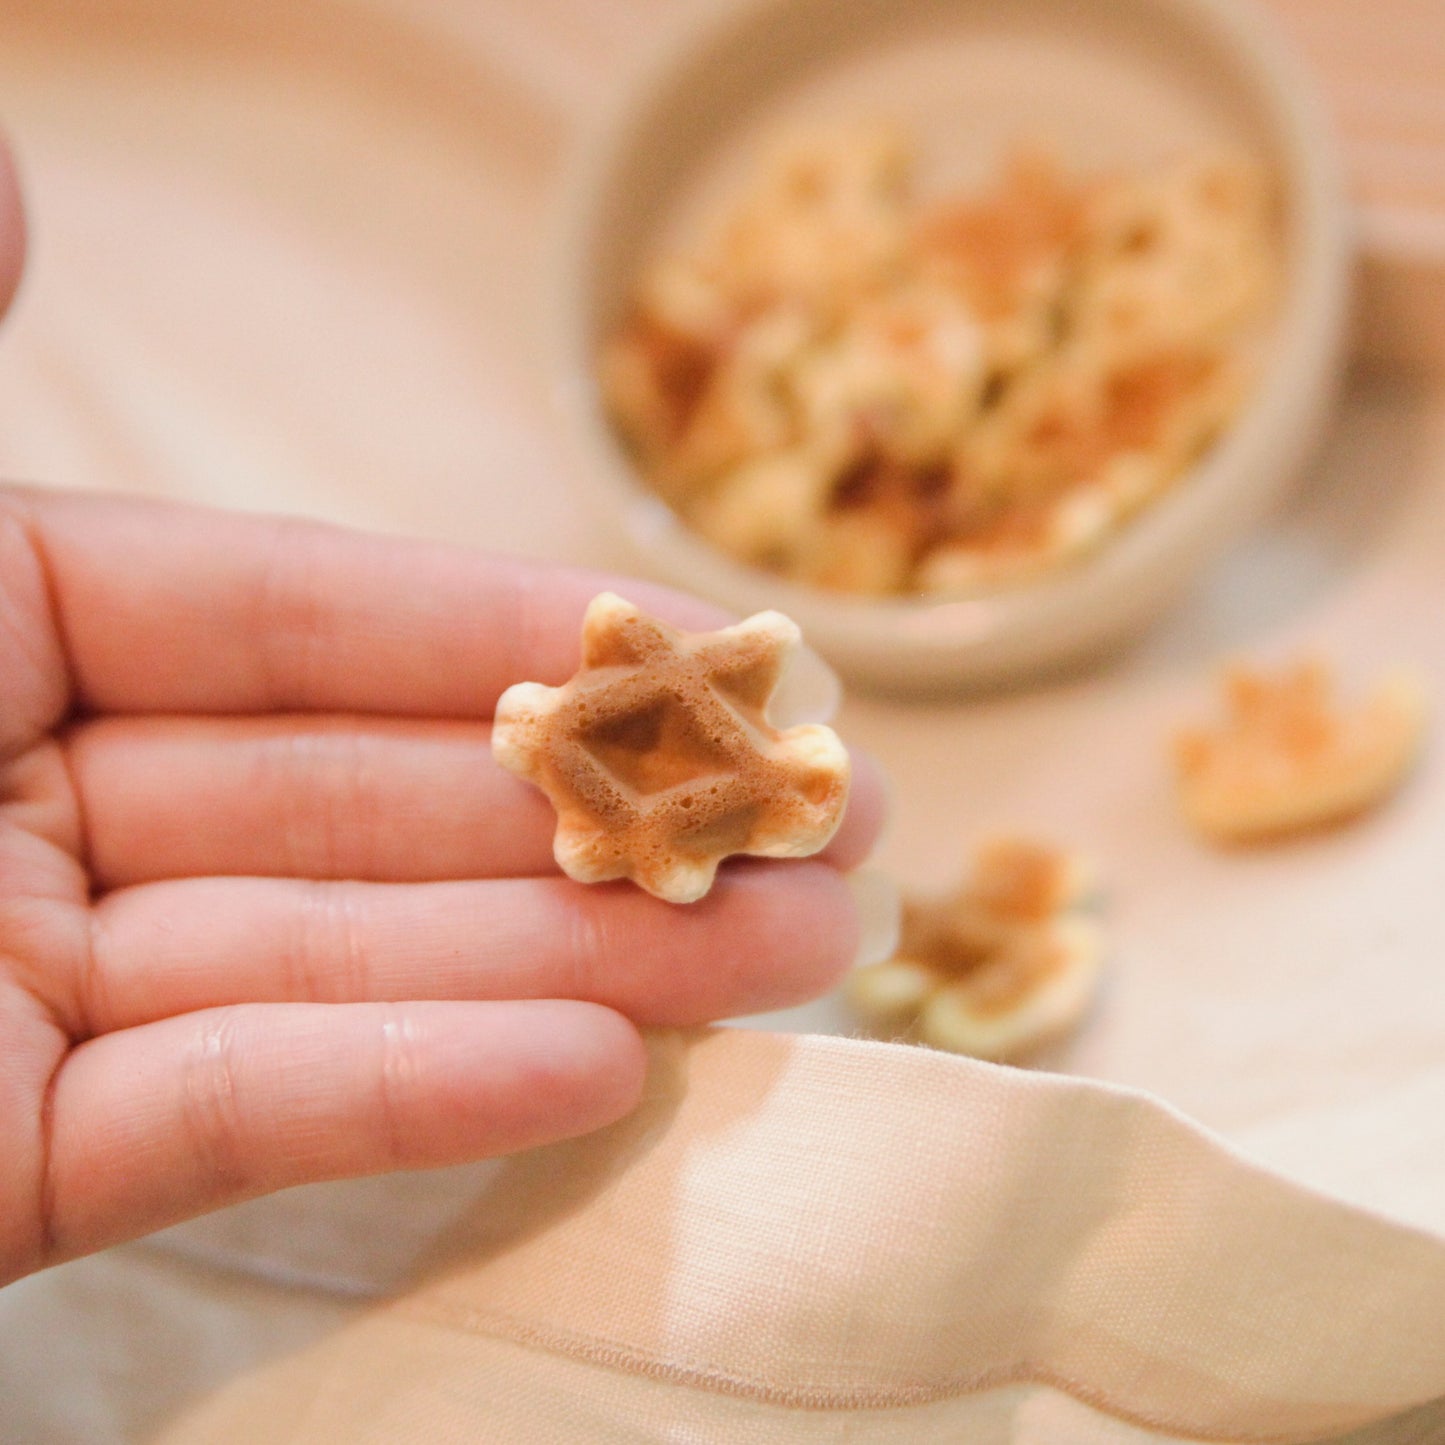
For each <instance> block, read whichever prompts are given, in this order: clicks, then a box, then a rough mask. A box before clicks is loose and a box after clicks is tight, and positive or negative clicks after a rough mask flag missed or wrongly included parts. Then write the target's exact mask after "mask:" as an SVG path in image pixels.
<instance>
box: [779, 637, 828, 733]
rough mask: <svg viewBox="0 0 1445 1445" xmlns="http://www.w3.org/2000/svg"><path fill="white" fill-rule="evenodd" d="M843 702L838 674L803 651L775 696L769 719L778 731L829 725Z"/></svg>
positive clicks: (789, 665)
mask: <svg viewBox="0 0 1445 1445" xmlns="http://www.w3.org/2000/svg"><path fill="white" fill-rule="evenodd" d="M842 698H843V684H842V683H841V682H839V681H838V674H837V673H836V672H834V671H833V669H832V668H831V667H829V666H828V664H827V663H826V662H824V661H823V659H822V658H821V657H819V656H818V654H817V653H816V652H814V651H813V649H812V648H811V647H800V648H799V649H798V650H797V652H795V653H794V654H793V657H792V660H791V661H790V662H789V664H788V668H787V671H786V672H784V674H783V676H782V680H781V681H780V682H779V683H778V687H777V691H776V692H774V693H773V701H772V705H771V706H770V707H769V708H768V715H769V717H770V718H771V720H772V724H773V726H774V727H778V728H792V727H797V726H798V725H799V724H800V723H821V722H827V721H829V719H830V718H832V716H833V714H834V713H836V712H837V711H838V704H839V703H840V702H841V701H842Z"/></svg>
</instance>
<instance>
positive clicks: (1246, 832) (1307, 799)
mask: <svg viewBox="0 0 1445 1445" xmlns="http://www.w3.org/2000/svg"><path fill="white" fill-rule="evenodd" d="M1224 691H1225V701H1226V707H1227V713H1226V716H1225V719H1224V721H1223V723H1222V724H1220V725H1219V726H1217V727H1215V728H1191V729H1188V730H1186V731H1184V732H1181V733H1180V734H1179V736H1178V737H1177V738H1176V739H1175V744H1174V762H1175V770H1176V773H1177V776H1178V784H1179V799H1180V803H1181V804H1182V806H1183V809H1184V813H1185V816H1186V817H1187V818H1188V819H1189V821H1190V822H1191V823H1192V824H1193V825H1194V826H1195V828H1197V829H1198V830H1199V832H1201V833H1202V834H1204V835H1205V836H1206V837H1207V838H1210V839H1213V840H1214V841H1216V842H1223V843H1231V842H1248V841H1253V840H1259V839H1264V838H1270V837H1279V836H1282V835H1284V834H1287V833H1293V832H1297V831H1300V830H1302V829H1306V828H1313V827H1320V826H1323V825H1325V824H1328V823H1334V822H1339V821H1341V820H1343V819H1345V818H1348V817H1350V816H1352V815H1354V814H1356V813H1360V812H1363V811H1364V810H1365V809H1366V808H1369V807H1371V806H1373V805H1374V804H1376V803H1378V802H1380V801H1382V800H1383V799H1384V798H1385V797H1386V796H1387V795H1388V794H1390V793H1391V792H1393V791H1394V789H1395V787H1396V786H1397V785H1398V784H1399V782H1400V781H1401V779H1402V778H1403V777H1404V775H1405V773H1406V771H1407V770H1408V769H1409V767H1410V764H1411V763H1412V762H1413V761H1414V758H1415V754H1416V753H1417V751H1418V750H1419V744H1420V737H1421V734H1422V732H1423V730H1424V722H1425V699H1424V691H1423V689H1422V688H1421V686H1420V683H1419V681H1418V680H1417V679H1416V678H1415V677H1414V676H1412V675H1411V674H1408V673H1403V672H1396V673H1392V674H1390V675H1388V676H1386V677H1385V678H1384V679H1383V680H1382V681H1381V682H1380V684H1379V685H1378V686H1377V687H1376V689H1375V691H1374V692H1373V693H1372V694H1371V695H1370V697H1369V698H1367V699H1366V701H1365V702H1364V703H1363V704H1362V705H1361V706H1359V707H1357V708H1354V709H1348V708H1343V707H1341V706H1340V705H1339V704H1338V703H1337V702H1336V701H1335V699H1334V697H1333V691H1334V686H1333V678H1332V677H1331V674H1330V670H1329V668H1328V667H1326V666H1325V664H1324V663H1322V662H1318V661H1311V662H1303V663H1300V664H1298V665H1296V666H1294V667H1292V668H1288V669H1285V670H1284V671H1282V672H1280V673H1279V674H1278V675H1276V676H1273V677H1271V676H1269V675H1267V674H1264V673H1260V672H1256V671H1254V670H1253V669H1250V668H1247V667H1243V666H1235V667H1232V668H1230V669H1229V670H1228V671H1227V672H1226V673H1225V674H1224Z"/></svg>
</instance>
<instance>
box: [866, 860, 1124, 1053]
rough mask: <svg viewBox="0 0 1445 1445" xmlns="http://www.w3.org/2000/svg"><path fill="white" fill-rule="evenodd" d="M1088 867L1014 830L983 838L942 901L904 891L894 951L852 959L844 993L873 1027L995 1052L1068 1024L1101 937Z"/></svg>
mask: <svg viewBox="0 0 1445 1445" xmlns="http://www.w3.org/2000/svg"><path fill="white" fill-rule="evenodd" d="M1089 879H1090V870H1089V868H1088V867H1087V865H1086V864H1085V862H1084V861H1083V860H1082V859H1081V858H1080V857H1079V856H1078V855H1077V854H1073V853H1066V852H1062V851H1060V850H1059V849H1056V848H1051V847H1048V846H1046V845H1044V844H1040V843H1034V842H1029V841H1026V840H1022V839H1014V838H1008V839H997V840H994V841H992V842H990V843H987V844H985V845H984V846H983V847H981V848H980V849H979V850H978V852H977V854H976V855H975V858H974V866H973V871H972V873H971V875H970V876H969V877H968V878H967V879H966V880H965V881H964V883H963V884H962V886H961V887H960V888H958V889H957V890H956V891H955V892H954V893H953V894H951V895H949V896H948V897H946V898H942V899H929V900H922V899H913V900H910V901H909V902H908V903H907V904H906V906H905V908H904V913H903V934H902V938H901V940H900V942H899V947H898V953H897V955H896V956H895V957H893V958H891V959H889V960H887V961H886V962H884V963H879V964H874V965H872V966H871V967H868V968H861V969H859V970H858V971H857V972H856V973H855V974H854V975H853V977H852V979H851V981H850V983H849V997H850V1000H851V1002H852V1004H853V1007H854V1008H855V1009H856V1010H857V1012H858V1013H859V1015H860V1016H861V1017H862V1018H863V1019H864V1020H865V1021H866V1022H867V1023H868V1024H869V1025H870V1027H872V1028H873V1029H874V1030H876V1031H878V1032H880V1033H885V1034H892V1035H895V1036H898V1037H903V1038H912V1039H917V1040H919V1041H921V1042H923V1043H926V1044H931V1045H932V1046H933V1047H934V1048H939V1049H947V1050H949V1051H950V1052H952V1053H959V1054H971V1055H973V1056H975V1057H977V1058H983V1059H993V1060H997V1061H1007V1060H1013V1059H1017V1058H1020V1057H1023V1056H1024V1055H1027V1054H1029V1053H1030V1052H1032V1051H1033V1050H1035V1049H1037V1048H1039V1047H1040V1046H1041V1045H1043V1044H1045V1043H1047V1042H1048V1041H1050V1040H1051V1039H1054V1038H1057V1037H1058V1036H1059V1035H1060V1034H1062V1033H1064V1032H1066V1031H1067V1030H1068V1029H1070V1028H1072V1027H1073V1025H1074V1024H1075V1023H1077V1022H1078V1019H1079V1017H1080V1016H1081V1014H1082V1013H1083V1011H1084V1010H1085V1008H1087V1007H1088V1004H1089V1002H1090V1000H1091V999H1092V998H1093V995H1094V990H1095V988H1096V986H1097V983H1098V977H1099V968H1100V964H1101V962H1102V959H1103V947H1102V943H1101V940H1100V937H1099V934H1098V931H1097V929H1096V928H1095V927H1094V925H1093V923H1092V921H1091V920H1089V919H1087V918H1085V917H1084V916H1082V914H1081V912H1080V911H1079V910H1080V907H1081V905H1082V904H1083V902H1084V901H1085V899H1086V897H1087V895H1088V893H1089V890H1090V881H1089Z"/></svg>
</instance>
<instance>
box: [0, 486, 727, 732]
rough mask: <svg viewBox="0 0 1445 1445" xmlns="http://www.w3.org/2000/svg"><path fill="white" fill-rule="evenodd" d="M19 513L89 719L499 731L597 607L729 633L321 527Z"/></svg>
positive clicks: (417, 545) (110, 504) (575, 587)
mask: <svg viewBox="0 0 1445 1445" xmlns="http://www.w3.org/2000/svg"><path fill="white" fill-rule="evenodd" d="M7 501H8V502H9V503H10V504H12V505H14V506H16V507H17V508H18V509H20V511H21V512H22V513H23V515H24V517H25V520H26V522H27V524H28V526H27V530H28V532H29V534H30V535H31V536H32V537H33V538H34V539H35V542H36V545H37V546H38V547H39V549H40V550H41V552H42V554H43V556H42V561H43V564H44V567H45V570H46V572H47V574H48V578H49V582H50V586H51V590H52V594H53V598H54V607H55V610H56V613H57V624H58V628H57V630H58V632H59V634H60V636H61V637H62V638H63V640H64V644H65V650H66V653H67V657H68V661H69V666H70V670H71V687H72V690H73V693H74V698H75V701H76V702H77V703H78V704H79V705H80V706H81V707H82V708H84V709H85V710H87V711H91V712H102V713H211V714H237V713H261V712H283V711H284V712H302V711H323V712H352V713H373V714H386V715H393V716H410V717H449V718H486V717H490V716H491V714H492V710H493V708H494V706H495V704H496V701H497V698H498V697H499V696H500V694H501V693H502V691H503V690H504V689H505V688H507V687H508V686H510V685H511V684H512V683H514V682H520V681H523V680H527V681H536V682H546V683H557V682H561V681H563V680H564V679H565V678H566V677H567V676H568V675H570V673H571V672H573V671H574V670H575V669H576V667H577V664H578V661H579V658H580V648H579V640H578V639H579V631H580V627H581V621H582V615H583V613H584V611H585V610H586V607H587V603H588V602H589V601H590V600H591V599H592V598H593V597H594V596H595V595H596V594H597V593H598V592H601V591H604V590H608V589H621V590H622V591H623V592H624V593H625V594H626V595H627V596H629V597H631V598H632V599H633V600H634V601H636V602H637V603H638V605H639V606H641V607H644V608H645V609H646V610H648V611H650V612H655V613H656V614H657V615H659V616H661V617H663V618H665V619H666V620H668V621H670V622H673V623H675V624H676V625H678V626H681V627H685V628H689V629H701V628H709V627H716V626H719V625H722V624H724V623H726V622H727V621H728V620H729V619H728V618H727V617H726V616H725V615H724V614H723V613H721V612H719V611H718V610H717V609H715V608H713V607H710V606H707V605H705V604H703V603H700V602H698V601H696V600H695V599H693V598H689V597H686V596H684V595H683V594H681V593H676V592H671V591H669V590H667V589H665V588H660V587H654V586H650V585H647V584H644V583H640V582H634V581H630V580H626V581H620V580H619V579H617V578H614V577H611V576H607V575H605V574H600V573H592V572H586V571H582V570H579V569H569V568H562V567H556V566H552V565H549V564H548V565H544V564H538V563H528V562H524V561H519V560H517V559H513V558H505V557H496V556H490V555H488V554H485V553H480V552H477V551H472V550H469V549H466V548H462V547H457V546H448V545H444V544H440V543H430V542H417V541H405V540H398V539H394V538H389V537H381V536H373V535H368V534H365V533H361V532H353V531H349V530H346V529H344V528H339V527H333V526H329V525H326V524H323V523H318V522H310V521H300V520H295V519H290V518H276V517H259V516H251V515H245V514H236V513H223V512H216V511H211V510H207V509H202V508H196V507H186V506H178V505H175V504H171V503H162V502H149V501H140V500H132V499H120V498H99V497H77V496H74V495H68V494H62V493H46V492H40V491H36V490H30V489H13V490H5V491H0V505H3V504H4V503H6V502H7Z"/></svg>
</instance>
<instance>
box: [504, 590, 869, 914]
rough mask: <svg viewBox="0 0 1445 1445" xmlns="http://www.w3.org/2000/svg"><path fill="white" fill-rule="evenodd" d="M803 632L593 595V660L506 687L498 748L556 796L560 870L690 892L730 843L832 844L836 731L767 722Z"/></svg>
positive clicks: (838, 789)
mask: <svg viewBox="0 0 1445 1445" xmlns="http://www.w3.org/2000/svg"><path fill="white" fill-rule="evenodd" d="M798 641H799V634H798V629H797V626H796V624H794V623H793V622H791V621H790V620H789V619H788V618H786V617H784V616H782V615H781V614H780V613H777V612H760V613H758V614H757V616H755V617H750V618H748V619H747V621H745V622H741V623H739V624H738V625H737V626H735V627H728V628H724V629H723V630H721V631H719V632H703V633H695V634H687V633H682V632H678V631H677V630H676V629H674V628H672V627H669V626H667V624H665V623H662V622H659V621H657V620H656V619H655V618H652V617H648V616H646V615H645V614H644V613H642V612H640V611H639V610H638V609H637V608H636V607H634V606H633V605H632V604H631V603H629V602H625V601H623V600H622V598H620V597H617V596H614V595H613V594H612V593H610V592H608V593H603V594H602V595H601V596H600V597H596V598H594V599H593V601H592V603H591V605H590V606H589V607H588V609H587V616H586V619H585V620H584V622H583V625H582V667H581V670H580V671H579V672H578V673H577V674H576V675H575V676H574V677H573V678H572V679H571V680H570V681H569V682H566V683H564V684H563V685H562V686H561V687H546V686H543V685H542V684H541V683H535V682H524V683H518V684H517V685H516V686H514V687H510V688H508V689H507V691H506V692H505V693H504V694H503V695H502V698H501V700H500V701H499V702H498V704H497V714H496V723H495V727H494V730H493V733H492V752H493V755H494V756H495V757H496V759H497V761H498V762H500V763H501V764H502V766H503V767H505V768H507V769H509V770H510V771H511V772H513V773H516V774H517V775H518V776H519V777H522V778H525V779H527V781H529V782H531V783H535V784H536V785H537V787H539V788H541V790H542V791H543V792H544V793H546V795H547V797H548V798H549V799H550V800H551V802H552V805H553V807H554V808H556V810H557V832H556V835H555V837H554V840H553V852H554V854H555V856H556V859H557V863H558V866H559V867H560V868H561V869H562V871H563V872H564V873H566V874H567V875H568V876H569V877H570V878H575V879H576V880H577V881H578V882H580V883H600V882H603V881H605V880H607V879H611V878H630V879H632V880H633V881H634V882H635V883H637V884H638V885H639V886H641V887H642V888H645V889H646V890H647V891H648V892H649V893H652V894H655V895H656V896H657V897H659V898H664V899H666V900H667V901H668V902H670V903H691V902H693V901H695V900H696V899H698V898H701V897H702V896H703V894H705V893H706V892H707V891H708V889H709V888H710V887H711V886H712V882H713V876H714V874H715V873H716V871H717V866H718V864H719V863H720V862H721V861H722V859H723V858H725V857H727V856H729V855H730V854H734V853H751V854H757V855H760V856H762V857H767V858H801V857H806V856H807V855H809V854H812V853H816V852H818V850H819V849H821V848H822V847H823V846H824V845H825V844H826V843H827V842H828V840H829V839H830V838H831V837H832V836H833V833H834V832H835V831H836V829H837V827H838V824H839V822H840V820H841V819H842V816H843V806H844V803H845V801H846V799H847V793H848V777H849V764H848V754H847V751H846V749H845V748H844V747H843V745H842V743H841V742H839V740H838V738H837V735H836V734H835V733H834V732H833V731H832V729H831V728H826V727H822V726H819V725H811V726H804V727H794V728H788V729H786V730H781V731H780V730H779V729H778V728H775V727H773V726H772V724H771V723H769V722H768V720H767V709H768V705H769V702H770V701H771V699H772V696H773V692H774V689H775V688H776V687H777V685H778V682H779V680H780V679H781V677H782V672H783V668H784V665H785V663H786V661H787V659H788V656H789V654H790V653H791V652H792V651H793V649H794V648H795V647H796V646H797V645H798Z"/></svg>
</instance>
